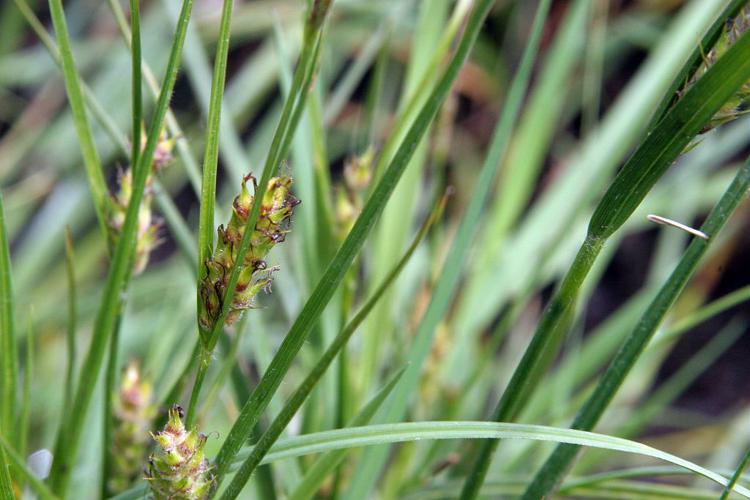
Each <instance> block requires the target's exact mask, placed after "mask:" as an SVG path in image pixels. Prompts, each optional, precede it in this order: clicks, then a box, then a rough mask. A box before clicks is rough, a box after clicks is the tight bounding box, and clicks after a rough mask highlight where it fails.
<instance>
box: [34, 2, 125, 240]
mask: <svg viewBox="0 0 750 500" xmlns="http://www.w3.org/2000/svg"><path fill="white" fill-rule="evenodd" d="M49 8H50V15H51V17H52V25H53V26H54V27H55V34H56V35H57V45H58V47H59V49H60V59H61V63H62V69H63V77H64V79H65V90H66V91H67V94H68V100H69V102H70V110H71V112H72V114H73V122H74V123H75V128H76V133H77V134H78V140H79V142H80V145H81V153H82V154H83V164H84V166H85V167H86V175H87V177H88V180H89V187H90V188H91V195H92V198H93V199H94V209H95V211H96V216H97V219H98V221H99V229H101V231H102V235H103V236H104V237H105V238H106V237H107V236H108V231H107V214H108V212H109V203H110V201H109V192H108V190H107V184H106V182H105V181H104V174H103V173H102V166H101V161H100V160H99V153H98V152H97V151H96V145H95V143H94V135H93V133H92V131H91V125H90V124H89V120H88V117H87V116H86V108H85V106H84V103H83V91H82V90H81V82H80V81H79V78H78V71H77V69H76V66H75V61H74V60H73V50H72V49H71V47H70V35H69V34H68V26H67V23H66V21H65V13H64V12H63V6H62V0H49Z"/></svg>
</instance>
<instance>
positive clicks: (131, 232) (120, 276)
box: [50, 0, 193, 494]
mask: <svg viewBox="0 0 750 500" xmlns="http://www.w3.org/2000/svg"><path fill="white" fill-rule="evenodd" d="M52 1H55V2H58V3H59V1H60V0H52ZM192 6H193V2H192V0H184V1H183V3H182V11H181V13H180V18H179V22H178V23H177V28H176V31H175V37H174V42H173V45H172V49H171V52H170V56H169V61H168V63H167V69H166V73H165V78H164V84H163V86H162V91H161V94H160V95H159V100H158V102H157V106H156V110H155V112H154V116H153V117H152V122H151V126H150V128H149V132H148V137H147V140H146V146H145V147H144V150H143V153H142V154H141V157H140V160H139V162H138V165H137V166H135V170H134V179H133V191H132V194H131V199H130V203H129V205H128V210H127V214H126V216H125V222H124V224H123V229H122V234H121V236H120V239H119V241H118V242H117V246H116V248H115V251H114V255H113V258H112V267H111V268H110V271H109V273H108V275H107V282H106V285H105V287H104V292H103V296H102V301H101V304H100V307H99V311H98V312H97V315H96V320H95V323H94V334H93V340H92V342H91V346H90V347H89V352H88V354H87V356H86V360H85V361H84V364H83V368H82V370H81V376H80V379H79V382H78V387H77V390H76V396H75V399H74V403H73V405H72V409H71V412H70V418H69V419H66V422H65V423H64V425H63V426H61V428H60V431H59V433H58V436H57V441H56V444H55V453H54V461H53V463H52V471H51V474H50V484H51V485H52V489H53V491H55V492H58V493H60V494H64V493H65V492H66V490H67V487H68V484H69V482H70V475H71V473H72V471H73V464H74V462H75V459H76V455H77V452H78V448H79V446H80V439H81V431H82V430H83V424H84V422H85V419H86V413H87V410H88V407H89V403H90V402H91V396H92V394H93V391H94V387H95V385H96V380H97V378H98V376H99V372H100V369H101V365H102V361H103V359H104V354H105V350H106V347H107V345H108V343H109V339H110V337H111V335H112V332H113V330H114V328H115V323H116V320H117V316H118V313H119V310H120V304H121V301H122V290H123V285H124V284H125V282H126V280H127V277H128V276H129V274H130V263H131V255H132V252H133V249H134V247H135V242H136V229H137V224H138V212H139V208H140V204H141V200H142V199H143V192H144V188H145V185H146V178H147V177H148V173H149V171H150V163H151V158H152V157H153V154H154V151H155V150H156V145H157V141H158V138H159V134H160V132H161V125H162V122H163V121H164V115H165V114H166V112H167V107H168V104H169V98H170V97H171V95H172V89H173V88H174V84H175V81H176V79H177V73H178V70H179V63H180V56H181V53H182V45H183V42H184V40H185V33H186V31H187V25H188V22H189V20H190V13H191V10H192Z"/></svg>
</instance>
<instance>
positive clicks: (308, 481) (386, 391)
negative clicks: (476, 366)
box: [288, 368, 404, 500]
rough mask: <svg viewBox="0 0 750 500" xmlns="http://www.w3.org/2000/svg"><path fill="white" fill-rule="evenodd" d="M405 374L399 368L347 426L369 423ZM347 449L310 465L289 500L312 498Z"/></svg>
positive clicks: (321, 458)
mask: <svg viewBox="0 0 750 500" xmlns="http://www.w3.org/2000/svg"><path fill="white" fill-rule="evenodd" d="M403 374H404V368H402V369H401V370H399V371H398V372H397V373H396V374H395V375H394V376H393V377H392V378H391V380H390V381H389V382H388V383H387V384H386V385H385V386H384V387H383V388H382V389H381V390H380V391H379V392H378V393H377V394H376V395H375V397H373V398H372V400H370V402H369V403H367V404H366V405H365V406H364V408H362V409H361V410H360V411H359V413H357V415H355V416H354V418H353V419H352V421H351V422H349V425H347V427H361V426H363V425H367V424H368V423H370V420H372V417H374V416H375V412H377V411H378V409H379V408H380V406H381V405H382V404H383V402H384V401H385V400H386V398H387V397H388V396H389V395H390V393H391V391H392V390H393V388H394V387H396V384H398V382H399V380H401V375H403ZM346 453H347V450H336V451H331V452H328V453H326V454H325V455H323V456H321V457H320V458H318V459H317V460H316V461H315V463H314V464H312V465H311V466H310V468H309V469H308V470H307V473H306V474H305V476H304V477H303V478H302V480H301V481H300V482H299V484H298V485H297V487H296V488H294V491H292V492H291V493H290V494H289V497H288V498H289V500H307V499H309V498H312V497H313V496H314V495H315V493H316V492H317V491H318V489H319V488H320V486H321V484H323V481H325V479H326V477H328V475H329V474H331V473H332V472H333V471H334V469H336V467H338V465H339V464H340V463H341V461H342V460H344V458H346Z"/></svg>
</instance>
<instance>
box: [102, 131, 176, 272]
mask: <svg viewBox="0 0 750 500" xmlns="http://www.w3.org/2000/svg"><path fill="white" fill-rule="evenodd" d="M145 140H146V138H145V136H144V137H143V138H142V141H141V142H142V145H145ZM173 148H174V139H170V138H168V137H167V134H166V132H165V131H163V132H162V134H161V136H160V138H159V142H158V144H157V146H156V151H154V157H153V159H152V161H151V167H150V173H149V176H148V178H147V179H146V189H145V192H144V195H143V201H142V202H141V206H140V207H139V210H138V233H137V240H136V246H135V255H134V256H133V274H134V275H138V274H140V273H141V272H143V270H144V269H145V268H146V265H147V264H148V259H149V256H150V255H151V251H152V250H153V249H154V248H156V247H157V246H159V244H160V243H161V240H160V239H159V238H158V235H157V232H158V229H159V225H160V223H159V222H158V221H157V220H156V219H155V217H154V216H153V214H152V212H151V201H152V191H151V184H152V182H153V175H154V174H156V173H158V172H159V171H161V170H162V169H163V168H164V167H165V166H167V164H168V163H169V162H170V161H171V160H172V149H173ZM118 184H119V189H118V191H117V193H115V194H113V195H112V196H111V201H112V203H110V214H109V236H110V244H111V246H112V247H113V248H114V246H115V245H116V244H117V240H118V239H119V237H120V233H121V232H122V226H123V224H125V214H126V213H127V211H128V204H129V203H130V197H131V195H132V192H133V171H132V169H131V168H127V169H126V170H125V171H123V172H120V174H119V177H118Z"/></svg>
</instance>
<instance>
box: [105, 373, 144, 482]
mask: <svg viewBox="0 0 750 500" xmlns="http://www.w3.org/2000/svg"><path fill="white" fill-rule="evenodd" d="M155 414H156V411H155V407H154V405H153V388H152V386H151V382H149V381H147V380H142V378H141V373H140V369H139V368H138V364H137V363H135V362H130V363H129V364H128V366H127V367H126V368H125V371H124V372H123V376H122V382H121V384H120V392H119V394H118V395H117V399H116V401H115V405H114V420H115V426H114V433H113V436H112V449H113V453H112V465H111V470H110V471H109V474H108V478H107V487H108V488H109V490H110V492H111V493H120V492H122V491H124V490H125V489H127V487H128V486H130V483H132V481H133V480H134V479H135V478H136V477H138V474H139V473H140V472H141V470H142V469H143V461H144V459H145V458H146V451H147V449H148V442H149V429H151V421H152V420H153V418H154V416H155Z"/></svg>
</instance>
